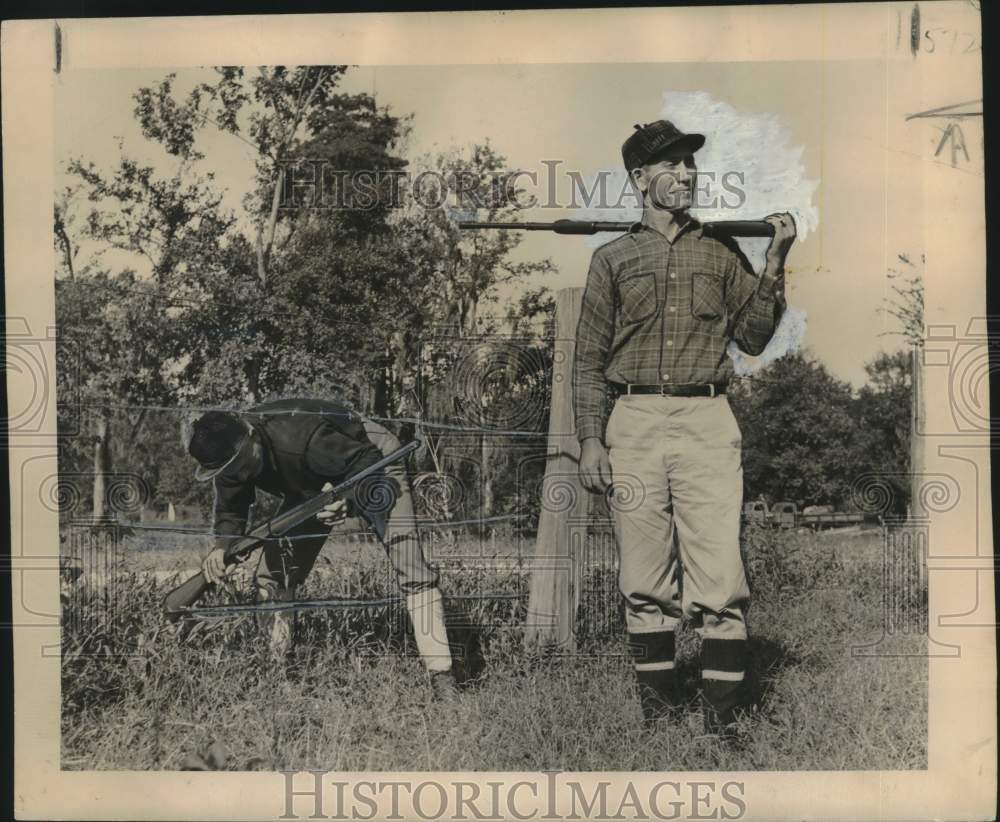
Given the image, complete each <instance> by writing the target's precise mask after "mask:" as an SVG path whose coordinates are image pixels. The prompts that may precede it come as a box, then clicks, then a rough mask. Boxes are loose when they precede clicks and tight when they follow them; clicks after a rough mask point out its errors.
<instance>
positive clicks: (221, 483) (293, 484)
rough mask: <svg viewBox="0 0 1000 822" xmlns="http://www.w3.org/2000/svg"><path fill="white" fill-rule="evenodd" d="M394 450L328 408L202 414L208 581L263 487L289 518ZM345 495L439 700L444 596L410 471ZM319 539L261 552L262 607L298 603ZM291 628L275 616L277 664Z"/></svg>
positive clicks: (448, 672)
mask: <svg viewBox="0 0 1000 822" xmlns="http://www.w3.org/2000/svg"><path fill="white" fill-rule="evenodd" d="M398 448H399V441H398V440H397V439H396V437H395V436H393V434H392V433H390V432H389V431H387V430H386V429H385V428H383V427H382V426H381V425H378V424H377V423H375V422H372V421H370V420H365V419H362V418H361V417H360V416H359V415H357V414H355V413H353V412H351V411H350V410H349V409H348V408H346V407H345V406H343V405H340V404H339V403H335V402H329V401H325V400H314V399H291V400H277V401H272V402H267V403H263V404H261V405H257V406H254V407H253V408H251V409H249V410H248V411H246V412H245V413H242V414H236V413H231V412H221V411H210V412H208V413H206V414H204V415H203V416H202V417H200V418H199V419H198V420H196V421H195V422H194V424H193V427H192V432H191V438H190V441H189V444H188V452H189V453H190V454H191V456H193V457H194V458H195V459H197V460H198V462H199V463H200V466H199V468H198V469H197V470H196V472H195V477H196V478H197V479H199V480H202V481H207V480H212V481H213V482H214V484H215V511H214V532H215V534H216V535H217V536H216V544H215V546H214V548H213V550H212V552H211V553H210V554H209V555H208V556H207V557H206V558H205V560H204V562H203V564H202V569H203V571H204V573H205V577H206V579H208V581H209V582H216V581H217V580H218V579H220V578H221V577H222V575H223V574H224V565H223V559H224V556H225V551H226V548H227V547H228V545H229V544H230V543H231V542H232V541H233V539H234V537H238V536H240V535H242V534H243V532H244V529H245V528H246V523H247V516H248V514H249V510H250V506H251V505H252V504H253V502H254V499H255V496H256V491H257V489H258V488H259V489H260V490H262V491H266V492H267V493H269V494H272V495H274V496H277V497H281V498H282V510H287V509H289V508H292V507H294V506H296V505H298V504H300V503H302V502H304V501H305V500H307V499H309V498H310V497H313V496H315V495H316V494H318V493H320V492H321V491H323V490H328V489H329V488H330V487H332V486H333V485H336V484H337V483H339V482H342V481H343V480H345V479H347V478H348V477H350V476H352V475H353V474H355V473H357V472H358V471H361V470H363V469H364V468H367V467H368V466H369V465H372V464H374V463H375V462H378V460H380V459H381V458H382V457H383V456H384V455H387V454H390V453H392V452H393V451H395V450H396V449H398ZM349 496H350V498H351V502H352V505H353V507H354V513H355V514H356V515H359V516H361V517H363V518H364V519H365V520H366V521H367V523H368V524H369V525H370V526H371V527H372V528H373V529H374V531H375V533H376V534H377V535H378V537H379V539H380V540H381V542H382V544H383V545H384V546H385V549H386V551H387V553H388V555H389V560H390V562H391V563H392V565H393V567H394V568H395V570H396V575H397V579H398V581H399V586H400V589H401V591H402V593H403V595H404V597H405V600H406V604H407V609H408V611H409V614H410V619H411V621H412V623H413V631H414V636H415V637H416V641H417V648H418V649H419V651H420V656H421V659H422V660H423V662H424V665H425V666H426V668H427V670H428V671H429V672H430V673H431V675H432V677H431V679H432V684H433V687H434V689H435V692H447V691H450V690H451V689H452V688H453V687H454V678H453V675H452V660H451V653H450V650H449V646H448V637H447V633H446V630H445V624H444V607H443V603H442V598H441V592H440V591H439V589H438V578H437V573H436V572H435V571H434V570H433V569H432V568H431V567H430V566H429V565H428V564H427V562H426V560H425V558H424V554H423V549H422V547H421V544H420V535H419V532H418V529H417V526H416V517H415V514H414V510H413V498H412V494H411V489H410V481H409V477H408V475H407V472H406V469H405V467H404V466H402V465H400V464H395V465H392V466H390V467H388V468H387V469H386V470H385V471H384V472H382V475H381V476H379V475H376V477H375V481H374V482H371V483H362V484H361V485H359V486H358V487H357V488H356V489H355V491H354V493H353V494H351V495H349ZM345 502H346V501H345V500H338V501H336V502H334V503H333V504H332V505H330V506H328V507H327V508H326V509H325V510H324V511H323V512H322V513H321V514H319V515H318V516H317V519H319V520H320V521H321V522H322V523H324V524H326V525H333V524H335V523H336V522H339V521H341V520H343V519H344V517H345V516H346V513H347V512H346V505H345ZM316 532H317V524H316V522H314V521H306V522H305V523H303V524H302V525H300V526H299V527H298V528H295V529H293V530H292V531H291V532H289V533H288V534H286V535H285V536H287V537H291V539H280V540H279V539H275V540H271V541H268V542H267V543H265V547H264V549H263V550H264V556H263V566H264V567H263V569H262V570H261V569H258V572H257V577H256V582H257V592H258V598H259V599H260V600H262V601H267V600H280V601H291V600H293V599H294V597H295V589H296V588H297V587H298V585H300V584H301V583H302V582H303V581H304V580H305V578H306V576H307V575H308V574H309V571H310V570H311V569H312V567H313V564H314V563H315V561H316V557H317V555H318V554H319V552H320V549H321V548H322V547H323V544H324V543H325V542H326V535H325V534H321V535H319V536H304V535H310V534H312V535H315V534H316ZM296 537H297V538H296ZM292 622H293V621H292V619H291V618H290V617H289V616H288V614H286V613H284V612H278V613H276V614H275V618H274V620H273V622H272V629H271V640H270V641H271V648H272V650H273V651H274V652H275V653H276V654H278V655H283V654H284V653H286V652H287V651H288V650H289V649H290V648H291V644H292Z"/></svg>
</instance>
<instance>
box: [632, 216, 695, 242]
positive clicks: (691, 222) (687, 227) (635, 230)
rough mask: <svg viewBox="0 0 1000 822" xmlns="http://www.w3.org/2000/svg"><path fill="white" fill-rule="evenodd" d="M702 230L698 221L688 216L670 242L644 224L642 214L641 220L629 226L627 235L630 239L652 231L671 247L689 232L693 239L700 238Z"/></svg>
mask: <svg viewBox="0 0 1000 822" xmlns="http://www.w3.org/2000/svg"><path fill="white" fill-rule="evenodd" d="M704 230H705V227H704V226H703V225H702V224H701V223H700V222H698V220H696V219H695V218H694V217H692V216H690V215H688V219H687V221H686V222H685V223H684V225H682V226H681V227H680V228H679V229H678V230H677V233H676V234H674V238H673V239H672V240H671V239H670V238H668V237H666V236H665V235H663V234H661V233H660V232H659V231H657V230H656V229H655V228H653V227H652V226H651V225H649V223H647V222H646V216H645V214H644V215H643V217H642V219H641V220H639V221H638V222H635V223H632V225H631V226H629V229H628V233H629V234H630V235H631V236H632V237H635V236H636V235H637V234H639V232H641V231H652V232H654V233H655V234H657V235H658V236H660V237H663V239H664V240H666V241H667V242H668V243H670V244H671V245H673V244H674V243H676V242H677V240H679V239H680V238H681V237H682V236H683V235H684V234H687V233H688V232H689V231H690V232H691V233H692V234H693V235H694V236H695V237H699V238H700V237H702V236H703V234H704Z"/></svg>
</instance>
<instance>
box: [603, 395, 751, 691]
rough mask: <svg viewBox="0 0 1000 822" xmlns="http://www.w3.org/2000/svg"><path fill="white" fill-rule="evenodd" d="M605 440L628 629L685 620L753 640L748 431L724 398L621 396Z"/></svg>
mask: <svg viewBox="0 0 1000 822" xmlns="http://www.w3.org/2000/svg"><path fill="white" fill-rule="evenodd" d="M605 440H606V443H607V445H608V448H609V457H610V460H611V466H612V473H613V475H614V485H615V493H614V496H613V499H612V500H611V509H612V512H613V515H614V519H615V532H616V537H617V540H618V546H619V552H620V557H621V558H620V574H619V585H620V588H621V592H622V594H623V596H624V597H625V600H626V609H627V610H626V622H627V627H628V631H629V633H630V634H631V635H641V634H654V633H660V632H664V631H673V630H674V629H675V628H676V626H677V624H678V622H679V621H680V620H681V618H682V617H683V616H686V617H687V618H688V619H690V620H691V621H692V623H693V625H694V626H695V628H696V629H697V630H698V632H699V633H700V634H701V635H702V637H703V638H706V639H713V640H715V639H719V640H744V639H746V636H747V632H746V624H745V621H744V611H745V609H746V607H747V605H748V601H749V596H750V590H749V587H748V585H747V578H746V574H745V572H744V568H743V560H742V557H741V554H740V544H739V534H740V509H741V506H742V501H743V468H742V461H741V452H740V447H741V436H740V430H739V425H738V424H737V422H736V419H735V417H734V416H733V413H732V411H731V410H730V407H729V402H728V401H727V399H726V397H725V396H724V395H722V396H717V397H713V398H708V397H661V396H658V395H649V396H646V395H639V396H622V397H620V398H619V399H618V401H617V402H616V404H615V406H614V410H613V411H612V413H611V417H610V419H609V420H608V426H607V432H606V435H605ZM734 647H735V646H734ZM671 657H672V654H671ZM652 664H656V663H647V664H646V666H648V665H652ZM662 664H663V665H666V661H665V660H664V662H663V663H662ZM671 664H672V663H671ZM640 666H642V667H645V666H643V664H642V663H640ZM712 667H714V665H713V666H712ZM734 676H735V672H734ZM741 676H742V675H741Z"/></svg>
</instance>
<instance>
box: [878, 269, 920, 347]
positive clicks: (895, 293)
mask: <svg viewBox="0 0 1000 822" xmlns="http://www.w3.org/2000/svg"><path fill="white" fill-rule="evenodd" d="M897 258H898V259H899V261H900V262H901V263H902V264H903V266H905V267H904V268H890V269H889V271H888V273H887V277H888V279H889V282H890V284H891V285H890V288H891V290H892V296H889V297H886V298H884V299H883V301H882V309H881V310H882V311H884V312H885V313H886V314H889V315H890V316H891V317H894V318H895V319H896V321H897V322H898V323H899V326H900V327H899V328H898V329H895V330H892V331H885V332H883V336H901V337H903V338H904V339H905V340H906V341H907V343H909V344H910V345H911V346H918V347H922V346H923V344H924V277H923V268H922V266H923V262H924V255H923V254H921V255H920V266H918V265H917V264H916V263H914V262H913V261H912V260H911V259H910V258H909V257H908V256H907V255H905V254H898V255H897Z"/></svg>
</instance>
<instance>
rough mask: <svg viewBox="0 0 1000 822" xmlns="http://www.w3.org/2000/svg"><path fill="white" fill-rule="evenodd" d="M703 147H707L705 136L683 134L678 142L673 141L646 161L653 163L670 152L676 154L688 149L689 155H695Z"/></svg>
mask: <svg viewBox="0 0 1000 822" xmlns="http://www.w3.org/2000/svg"><path fill="white" fill-rule="evenodd" d="M703 145H705V135H704V134H683V135H681V136H680V137H678V138H677V139H676V140H672V141H671V142H669V143H667V144H666V145H665V146H663V147H662V148H660V149H658V150H657V151H656V152H654V153H653V154H652V155H650V157H649V159H648V160H646V163H651V162H653V161H654V160H656V158H657V157H662V156H663V155H664V154H666V153H668V152H676V151H677V149H679V148H684V149H687V151H688V153H690V154H694V153H695V152H696V151H698V149H700V148H701V147H702V146H703Z"/></svg>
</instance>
